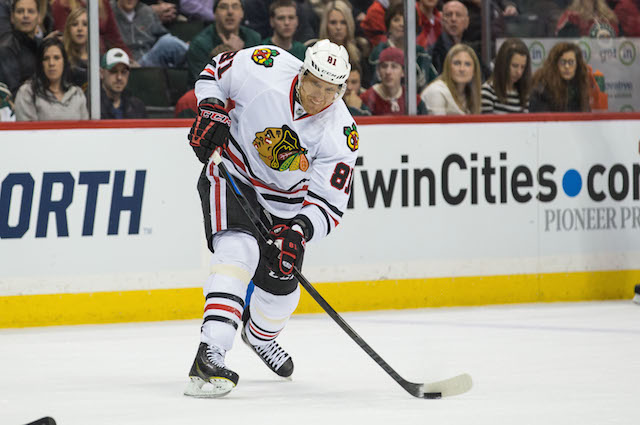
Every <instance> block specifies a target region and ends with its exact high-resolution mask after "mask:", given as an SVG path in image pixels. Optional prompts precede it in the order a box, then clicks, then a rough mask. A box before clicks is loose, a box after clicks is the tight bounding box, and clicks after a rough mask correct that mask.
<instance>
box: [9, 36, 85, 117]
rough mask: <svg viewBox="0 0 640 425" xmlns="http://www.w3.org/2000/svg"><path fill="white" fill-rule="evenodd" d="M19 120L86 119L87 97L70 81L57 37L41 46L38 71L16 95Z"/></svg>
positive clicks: (37, 63) (67, 65) (62, 46)
mask: <svg viewBox="0 0 640 425" xmlns="http://www.w3.org/2000/svg"><path fill="white" fill-rule="evenodd" d="M15 107H16V118H17V120H18V121H59V120H87V119H89V112H88V111H87V99H86V98H85V96H84V93H83V92H82V89H81V88H80V87H78V86H74V85H73V84H71V82H70V80H69V62H68V60H67V54H66V52H65V51H64V45H63V44H62V41H60V40H59V39H58V38H57V37H51V38H47V39H45V40H44V41H43V42H42V44H41V45H40V47H39V48H38V56H37V62H36V71H35V74H34V75H33V76H32V77H31V79H29V80H27V82H26V83H24V84H23V85H22V86H20V89H19V90H18V94H17V95H16V106H15Z"/></svg>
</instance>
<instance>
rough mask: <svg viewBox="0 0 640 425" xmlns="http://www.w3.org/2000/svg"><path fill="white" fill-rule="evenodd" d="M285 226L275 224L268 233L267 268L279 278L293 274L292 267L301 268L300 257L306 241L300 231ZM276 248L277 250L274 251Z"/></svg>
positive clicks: (302, 254) (297, 227)
mask: <svg viewBox="0 0 640 425" xmlns="http://www.w3.org/2000/svg"><path fill="white" fill-rule="evenodd" d="M294 228H296V230H294V229H292V228H291V227H289V226H287V225H285V224H277V225H275V226H273V227H272V228H271V231H269V239H270V240H271V241H272V244H271V246H270V249H269V250H268V251H267V255H266V257H267V261H268V262H269V268H270V269H271V271H273V272H274V273H275V274H276V275H278V276H280V277H287V276H289V275H291V273H293V268H294V266H295V267H296V268H297V269H300V267H302V257H303V256H304V248H305V244H306V241H305V239H304V235H303V234H302V230H300V231H298V229H299V226H295V225H294ZM276 248H277V249H276Z"/></svg>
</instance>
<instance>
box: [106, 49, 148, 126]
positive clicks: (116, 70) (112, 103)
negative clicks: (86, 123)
mask: <svg viewBox="0 0 640 425" xmlns="http://www.w3.org/2000/svg"><path fill="white" fill-rule="evenodd" d="M130 68H131V62H130V60H129V56H128V55H127V53H126V52H125V51H124V50H122V49H118V48H114V49H111V50H109V51H108V52H107V53H105V54H104V55H103V56H102V59H101V61H100V83H101V88H100V118H101V119H103V120H113V119H115V120H120V119H135V118H146V117H147V112H146V110H145V106H144V103H142V101H141V100H140V99H138V98H137V97H134V96H131V95H130V94H129V92H128V91H127V90H126V89H127V84H128V83H129V70H130Z"/></svg>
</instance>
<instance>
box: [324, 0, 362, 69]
mask: <svg viewBox="0 0 640 425" xmlns="http://www.w3.org/2000/svg"><path fill="white" fill-rule="evenodd" d="M355 31H356V25H355V23H354V21H353V16H352V14H351V6H350V5H349V4H347V3H345V2H343V1H341V0H335V1H332V2H329V3H328V4H327V6H326V7H325V9H324V13H323V14H322V20H321V21H320V30H319V31H318V32H319V34H318V39H319V40H324V39H325V38H328V39H329V40H330V41H331V42H332V43H335V44H338V45H340V46H344V48H345V49H347V53H349V60H350V61H351V62H357V63H359V64H361V65H362V63H361V62H362V58H363V54H362V52H361V51H360V48H359V47H358V44H357V43H356V37H355ZM367 53H368V52H367Z"/></svg>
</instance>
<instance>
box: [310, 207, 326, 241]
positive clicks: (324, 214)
mask: <svg viewBox="0 0 640 425" xmlns="http://www.w3.org/2000/svg"><path fill="white" fill-rule="evenodd" d="M309 205H311V206H314V207H316V208H317V209H319V210H320V212H321V213H322V215H323V216H324V219H325V220H326V221H327V236H329V233H331V220H330V219H329V214H327V212H326V211H325V210H324V208H322V207H321V206H320V205H317V204H309Z"/></svg>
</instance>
